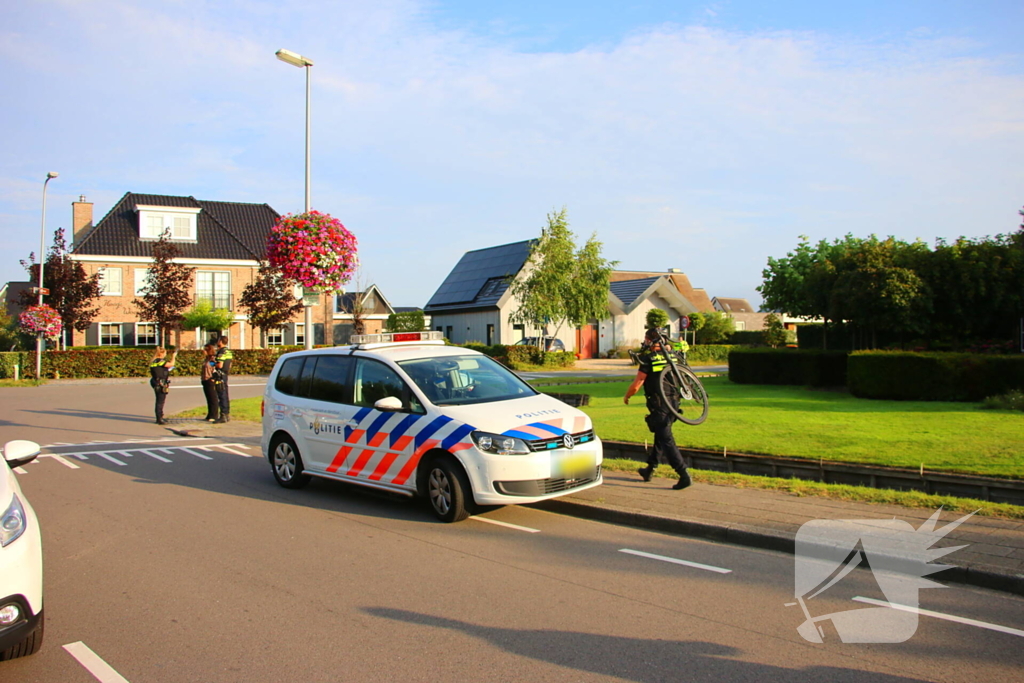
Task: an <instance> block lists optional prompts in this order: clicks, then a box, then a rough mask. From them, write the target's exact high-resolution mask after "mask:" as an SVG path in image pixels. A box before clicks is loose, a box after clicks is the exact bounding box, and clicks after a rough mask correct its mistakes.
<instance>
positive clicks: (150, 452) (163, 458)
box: [141, 450, 173, 462]
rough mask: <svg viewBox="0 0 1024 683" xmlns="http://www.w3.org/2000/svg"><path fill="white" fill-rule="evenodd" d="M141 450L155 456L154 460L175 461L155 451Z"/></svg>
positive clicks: (152, 456)
mask: <svg viewBox="0 0 1024 683" xmlns="http://www.w3.org/2000/svg"><path fill="white" fill-rule="evenodd" d="M141 452H142V453H145V454H146V455H148V456H149V457H151V458H153V459H154V460H159V461H160V462H173V461H171V460H168V459H167V458H165V457H164V456H162V455H157V454H156V453H154V452H153V451H147V450H143V451H141Z"/></svg>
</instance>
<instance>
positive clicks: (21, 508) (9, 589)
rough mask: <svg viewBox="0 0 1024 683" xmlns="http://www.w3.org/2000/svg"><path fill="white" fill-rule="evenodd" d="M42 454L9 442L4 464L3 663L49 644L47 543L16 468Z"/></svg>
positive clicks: (0, 531) (0, 558) (0, 527)
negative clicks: (45, 594) (45, 578)
mask: <svg viewBox="0 0 1024 683" xmlns="http://www.w3.org/2000/svg"><path fill="white" fill-rule="evenodd" d="M38 454H39V445H38V444H36V443H33V442H31V441H9V442H7V444H6V445H4V462H3V463H0V661H3V660H5V659H15V658H16V657H24V656H26V655H31V654H35V652H36V651H38V650H39V647H40V646H41V645H42V644H43V543H42V537H41V536H40V534H39V520H38V519H37V518H36V513H35V512H34V511H33V510H32V506H31V505H29V504H28V500H26V499H25V494H23V493H22V492H21V487H19V486H18V479H17V477H15V476H14V472H13V469H14V468H15V467H20V466H21V465H25V464H27V463H29V462H32V460H34V459H35V457H36V456H37V455H38Z"/></svg>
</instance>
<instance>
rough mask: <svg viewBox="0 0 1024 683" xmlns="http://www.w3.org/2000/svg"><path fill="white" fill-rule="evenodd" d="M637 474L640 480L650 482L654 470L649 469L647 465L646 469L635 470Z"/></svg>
mask: <svg viewBox="0 0 1024 683" xmlns="http://www.w3.org/2000/svg"><path fill="white" fill-rule="evenodd" d="M637 474H639V475H640V478H641V479H643V480H644V481H650V480H651V475H652V474H654V468H653V467H651V466H650V465H648V466H647V467H641V468H640V469H638V470H637Z"/></svg>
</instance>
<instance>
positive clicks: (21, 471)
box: [14, 467, 28, 474]
mask: <svg viewBox="0 0 1024 683" xmlns="http://www.w3.org/2000/svg"><path fill="white" fill-rule="evenodd" d="M14 471H15V472H17V473H18V474H28V470H26V469H25V468H24V467H15V468H14Z"/></svg>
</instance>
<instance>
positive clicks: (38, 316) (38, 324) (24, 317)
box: [18, 304, 62, 339]
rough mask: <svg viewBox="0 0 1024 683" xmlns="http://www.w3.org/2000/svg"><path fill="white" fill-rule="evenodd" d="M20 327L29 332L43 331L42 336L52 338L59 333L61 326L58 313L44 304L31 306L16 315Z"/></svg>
mask: <svg viewBox="0 0 1024 683" xmlns="http://www.w3.org/2000/svg"><path fill="white" fill-rule="evenodd" d="M18 322H19V324H20V325H21V329H23V330H25V331H26V332H29V333H31V334H39V333H40V332H42V333H43V336H44V337H47V338H50V339H52V338H54V337H57V336H59V335H60V330H61V327H62V323H61V319H60V313H58V312H57V311H55V310H54V309H52V308H50V307H49V306H47V305H46V304H43V305H42V306H31V307H29V308H27V309H25V312H24V313H22V314H21V315H20V316H19V317H18Z"/></svg>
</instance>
